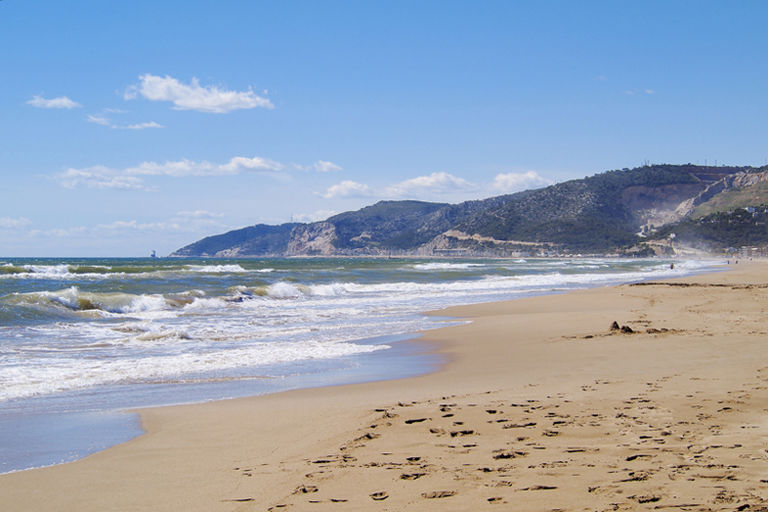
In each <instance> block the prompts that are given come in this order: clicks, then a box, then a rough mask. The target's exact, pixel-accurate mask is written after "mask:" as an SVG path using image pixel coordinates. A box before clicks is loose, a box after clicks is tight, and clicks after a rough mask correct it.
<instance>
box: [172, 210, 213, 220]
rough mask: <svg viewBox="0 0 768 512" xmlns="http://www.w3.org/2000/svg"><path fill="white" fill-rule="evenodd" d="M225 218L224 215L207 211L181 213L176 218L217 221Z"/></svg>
mask: <svg viewBox="0 0 768 512" xmlns="http://www.w3.org/2000/svg"><path fill="white" fill-rule="evenodd" d="M223 216H224V214H223V213H213V212H209V211H207V210H194V211H180V212H177V213H176V217H181V218H184V219H215V218H218V217H223Z"/></svg>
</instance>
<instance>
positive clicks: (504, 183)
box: [491, 171, 551, 193]
mask: <svg viewBox="0 0 768 512" xmlns="http://www.w3.org/2000/svg"><path fill="white" fill-rule="evenodd" d="M549 184H551V182H550V181H549V180H548V179H546V178H544V177H543V176H541V175H539V174H538V173H537V172H536V171H527V172H520V173H516V172H508V173H500V174H497V175H496V177H495V178H494V179H493V183H492V184H491V189H492V190H493V191H494V192H497V193H498V192H502V193H509V192H518V191H520V190H527V189H529V188H534V187H542V186H545V185H549Z"/></svg>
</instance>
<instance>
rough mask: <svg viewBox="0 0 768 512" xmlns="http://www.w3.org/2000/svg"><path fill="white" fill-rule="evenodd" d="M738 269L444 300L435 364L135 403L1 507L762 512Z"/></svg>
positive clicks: (1, 499)
mask: <svg viewBox="0 0 768 512" xmlns="http://www.w3.org/2000/svg"><path fill="white" fill-rule="evenodd" d="M738 267H740V268H737V269H735V270H732V271H729V272H720V273H712V274H707V275H701V276H695V277H690V278H684V279H678V280H670V281H665V282H652V283H641V284H639V285H624V286H618V287H613V288H601V289H591V290H584V291H575V292H571V293H567V294H562V295H550V296H543V297H534V298H528V299H522V300H517V301H511V302H504V303H492V304H482V305H474V306H466V307H459V308H451V309H449V310H446V311H443V312H440V314H441V315H450V316H457V317H465V318H468V319H471V323H467V324H463V325H457V326H452V327H448V328H444V329H440V330H436V331H431V332H428V333H426V334H425V335H424V340H426V341H427V342H428V345H429V346H430V347H432V348H433V350H434V351H435V352H437V353H438V354H440V355H441V357H443V358H444V359H445V364H444V366H443V367H442V369H441V370H439V371H437V372H435V373H432V374H429V375H425V376H422V377H416V378H411V379H404V380H398V381H387V382H378V383H369V384H359V385H349V386H339V387H330V388H319V389H309V390H300V391H293V392H286V393H279V394H274V395H268V396H262V397H254V398H246V399H236V400H226V401H219V402H213V403H207V404H200V405H191V406H176V407H163V408H156V409H149V410H144V411H142V412H141V415H142V421H143V423H144V427H145V429H146V431H147V434H145V435H143V436H141V437H139V438H137V439H135V440H133V441H131V442H128V443H125V444H122V445H119V446H116V447H114V448H111V449H109V450H106V451H104V452H101V453H97V454H94V455H92V456H89V457H87V458H85V459H83V460H80V461H77V462H74V463H70V464H65V465H60V466H55V467H50V468H42V469H37V470H29V471H23V472H18V473H12V474H7V475H2V476H0V508H2V509H3V510H14V511H32V510H49V511H50V510H62V511H78V512H81V511H91V510H93V511H110V510H119V511H128V510H137V511H138V510H153V511H166V510H167V511H171V510H174V511H175V510H185V511H196V510H199V511H219V510H221V511H241V510H242V511H249V510H334V511H336V510H414V511H415V510H418V511H428V510H451V511H455V510H481V509H490V510H494V509H497V508H505V504H506V507H509V506H514V509H515V510H523V511H524V510H633V509H646V508H648V509H651V508H654V509H656V508H659V509H662V508H666V509H671V510H704V509H706V510H710V509H728V510H764V509H766V507H768V501H767V500H766V497H767V496H768V356H767V355H766V354H768V350H767V349H768V317H766V315H765V311H766V310H768V265H764V264H759V263H755V264H749V265H743V264H741V265H739V266H738ZM613 322H616V324H617V325H618V327H619V328H618V329H616V328H613V329H612V328H611V327H612V324H613ZM614 327H615V326H614ZM622 327H625V328H624V329H622ZM499 505H502V507H499Z"/></svg>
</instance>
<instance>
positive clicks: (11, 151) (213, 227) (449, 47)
mask: <svg viewBox="0 0 768 512" xmlns="http://www.w3.org/2000/svg"><path fill="white" fill-rule="evenodd" d="M766 15H768V3H766V2H758V1H753V2H750V1H740V2H706V1H690V2H683V1H664V2H650V1H644V2H619V1H614V2H592V1H584V2H548V1H537V2H534V1H530V2H512V1H498V2H495V1H480V2H470V1H466V2H451V1H434V2H431V1H407V2H400V1H387V2H384V1H365V2H362V1H357V2H352V1H344V2H342V1H306V2H299V1H290V0H286V1H271V2H259V1H251V2H245V1H243V2H227V1H222V2H197V1H184V2H176V1H163V2H156V1H153V2H150V1H133V2H104V1H74V2H61V1H57V2H53V1H29V0H2V1H0V45H1V47H2V48H3V51H2V52H0V90H2V94H0V119H2V123H0V140H1V141H2V142H0V173H1V174H2V188H0V190H1V191H2V192H0V194H1V196H0V199H2V201H0V256H5V257H14V256H144V255H147V254H149V252H150V250H152V249H156V250H157V251H158V253H159V254H167V253H170V252H171V251H173V250H174V249H177V248H179V247H181V246H183V245H186V244H187V243H191V242H193V241H195V240H197V239H199V238H201V237H203V236H207V235H210V234H216V233H221V232H223V231H226V230H228V229H233V228H237V227H242V226H247V225H251V224H256V223H260V222H265V223H281V222H287V221H290V220H291V219H292V218H293V219H295V220H318V219H321V218H325V217H327V216H328V215H330V214H333V213H337V212H342V211H346V210H350V209H356V208H359V207H362V206H364V205H367V204H371V203H373V202H375V201H377V200H380V199H423V200H429V201H446V202H457V201H461V200H466V199H476V198H483V197H489V196H493V195H498V194H502V193H508V192H514V191H518V190H522V189H526V188H533V187H539V186H543V185H546V184H549V183H554V182H559V181H564V180H568V179H573V178H580V177H583V176H586V175H591V174H595V173H597V172H601V171H605V170H610V169H617V168H624V167H634V166H637V165H640V164H642V163H643V162H644V161H646V160H648V161H650V162H656V163H660V162H667V163H687V162H693V163H697V162H698V163H701V164H703V163H704V162H705V161H706V162H707V163H709V164H714V163H715V162H717V163H718V164H734V165H763V164H765V163H766V162H767V161H768V145H767V144H766V134H767V133H768V123H766V121H765V120H766V119H767V118H768V99H767V95H768V86H767V85H766V84H768V66H766V62H767V61H766V55H768V36H767V35H766V30H765V23H766V21H767V20H768V16H766Z"/></svg>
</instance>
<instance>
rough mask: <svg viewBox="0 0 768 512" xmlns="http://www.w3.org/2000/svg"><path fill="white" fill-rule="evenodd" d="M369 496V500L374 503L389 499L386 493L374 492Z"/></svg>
mask: <svg viewBox="0 0 768 512" xmlns="http://www.w3.org/2000/svg"><path fill="white" fill-rule="evenodd" d="M370 496H371V499H374V500H376V501H381V500H385V499H387V498H389V494H387V492H386V491H379V492H374V493H373V494H371V495H370Z"/></svg>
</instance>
